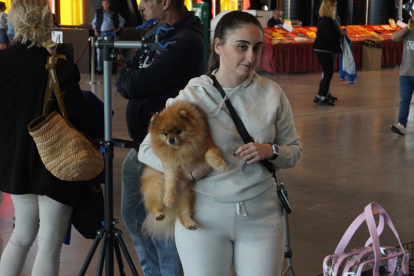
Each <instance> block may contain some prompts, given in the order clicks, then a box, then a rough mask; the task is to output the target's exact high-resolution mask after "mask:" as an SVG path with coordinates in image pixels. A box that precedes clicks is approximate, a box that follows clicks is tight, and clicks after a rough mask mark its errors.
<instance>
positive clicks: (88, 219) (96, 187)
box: [72, 178, 105, 239]
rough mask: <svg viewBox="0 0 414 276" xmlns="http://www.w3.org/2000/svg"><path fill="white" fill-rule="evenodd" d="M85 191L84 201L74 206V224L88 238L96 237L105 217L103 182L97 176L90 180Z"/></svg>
mask: <svg viewBox="0 0 414 276" xmlns="http://www.w3.org/2000/svg"><path fill="white" fill-rule="evenodd" d="M83 192H84V195H83V196H84V197H85V200H84V203H83V204H81V205H79V206H75V207H74V208H73V213H72V224H73V226H75V228H76V230H78V231H79V233H81V235H82V236H84V237H85V238H86V239H95V237H96V231H98V230H99V229H101V228H102V227H103V226H102V221H104V218H105V214H104V206H105V205H104V197H103V193H102V187H101V184H100V183H99V181H98V180H97V179H96V178H94V179H92V180H89V181H88V187H85V189H84V191H83Z"/></svg>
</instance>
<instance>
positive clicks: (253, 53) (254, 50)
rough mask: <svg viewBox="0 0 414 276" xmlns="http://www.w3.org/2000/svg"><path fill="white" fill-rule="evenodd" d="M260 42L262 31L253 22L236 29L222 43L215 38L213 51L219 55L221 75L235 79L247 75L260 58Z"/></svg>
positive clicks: (261, 42) (261, 41) (261, 40)
mask: <svg viewBox="0 0 414 276" xmlns="http://www.w3.org/2000/svg"><path fill="white" fill-rule="evenodd" d="M262 44H263V34H262V31H261V30H260V28H259V27H258V26H257V25H254V24H247V25H244V26H242V27H241V28H238V29H236V30H235V31H234V32H233V33H231V34H230V35H229V36H228V37H227V41H226V42H225V43H224V44H222V43H221V42H220V41H219V40H218V39H216V41H215V51H216V53H217V54H218V55H219V56H220V68H219V70H220V71H222V72H221V73H222V75H225V76H227V77H229V78H236V79H243V78H246V77H247V76H249V75H250V73H251V72H252V71H253V70H254V69H255V68H256V65H257V62H258V61H259V59H260V53H261V49H262Z"/></svg>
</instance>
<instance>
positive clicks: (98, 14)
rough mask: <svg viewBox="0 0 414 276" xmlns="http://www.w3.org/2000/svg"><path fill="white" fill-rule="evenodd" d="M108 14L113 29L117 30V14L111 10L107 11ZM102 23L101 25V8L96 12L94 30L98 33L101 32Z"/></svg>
mask: <svg viewBox="0 0 414 276" xmlns="http://www.w3.org/2000/svg"><path fill="white" fill-rule="evenodd" d="M108 12H110V13H112V23H114V26H115V29H116V28H118V27H119V17H118V13H117V12H116V11H113V10H111V9H109V10H108ZM102 23H103V8H100V9H97V10H96V29H97V30H98V32H100V31H101V26H102ZM104 31H112V30H104Z"/></svg>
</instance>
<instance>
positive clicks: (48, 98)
mask: <svg viewBox="0 0 414 276" xmlns="http://www.w3.org/2000/svg"><path fill="white" fill-rule="evenodd" d="M58 59H59V58H58V57H55V56H50V57H48V58H47V63H46V70H48V72H49V77H48V79H47V84H46V92H45V100H44V102H43V112H42V115H49V113H50V106H51V105H52V103H53V99H52V94H53V92H55V95H56V100H57V102H58V105H59V109H60V111H61V112H62V116H63V117H67V114H66V108H65V104H64V102H63V98H64V96H65V92H62V93H61V92H60V87H59V82H58V78H57V74H56V64H57V61H58Z"/></svg>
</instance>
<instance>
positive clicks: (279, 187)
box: [210, 75, 292, 214]
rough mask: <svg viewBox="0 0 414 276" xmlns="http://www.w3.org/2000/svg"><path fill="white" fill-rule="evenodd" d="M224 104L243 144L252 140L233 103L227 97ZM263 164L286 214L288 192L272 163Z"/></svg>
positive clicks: (215, 84) (212, 76)
mask: <svg viewBox="0 0 414 276" xmlns="http://www.w3.org/2000/svg"><path fill="white" fill-rule="evenodd" d="M210 78H211V79H212V80H213V82H214V86H215V87H216V88H217V90H218V91H219V92H220V94H221V96H222V97H223V98H224V97H225V96H226V93H225V92H224V90H223V87H221V85H220V83H219V82H218V81H217V79H216V77H215V76H214V75H210ZM225 103H226V106H227V108H228V110H229V112H230V115H231V117H232V118H233V121H234V124H235V125H236V128H237V131H238V132H239V134H240V136H241V137H242V139H243V141H244V143H245V144H248V143H251V142H254V140H253V137H251V136H250V134H249V132H248V131H247V129H246V127H245V126H244V124H243V122H242V120H241V119H240V117H239V116H238V115H237V113H236V110H234V107H233V105H232V104H231V102H230V100H229V99H227V100H226V101H225ZM260 163H262V165H263V166H265V168H266V169H267V170H268V171H269V172H270V174H271V175H272V176H273V178H274V179H275V182H276V191H277V196H278V197H279V199H280V202H281V203H282V206H283V208H284V209H285V210H286V212H287V213H288V214H290V213H291V212H292V208H291V207H290V205H289V202H288V194H287V192H286V191H285V189H284V186H283V184H279V182H277V179H276V172H275V168H274V167H273V165H272V163H270V161H269V160H267V159H265V160H262V161H260Z"/></svg>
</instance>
